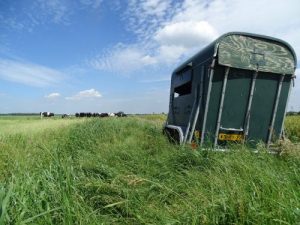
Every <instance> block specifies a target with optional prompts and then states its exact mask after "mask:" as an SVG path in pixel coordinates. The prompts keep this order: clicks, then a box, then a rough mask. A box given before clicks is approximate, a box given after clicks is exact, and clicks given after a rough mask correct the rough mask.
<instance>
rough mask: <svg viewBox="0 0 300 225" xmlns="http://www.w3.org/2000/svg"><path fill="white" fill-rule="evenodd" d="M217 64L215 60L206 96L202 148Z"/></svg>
mask: <svg viewBox="0 0 300 225" xmlns="http://www.w3.org/2000/svg"><path fill="white" fill-rule="evenodd" d="M215 62H216V59H215V58H214V59H213V61H212V63H211V67H210V74H209V82H208V89H207V96H206V102H205V110H204V116H203V124H202V130H201V142H200V146H201V147H202V145H203V142H204V134H205V128H206V120H207V112H208V107H209V100H210V92H211V86H212V79H213V76H214V70H215Z"/></svg>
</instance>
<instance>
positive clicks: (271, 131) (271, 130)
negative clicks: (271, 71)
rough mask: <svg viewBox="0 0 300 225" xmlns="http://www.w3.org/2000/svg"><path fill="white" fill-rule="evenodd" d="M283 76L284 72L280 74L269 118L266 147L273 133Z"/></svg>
mask: <svg viewBox="0 0 300 225" xmlns="http://www.w3.org/2000/svg"><path fill="white" fill-rule="evenodd" d="M283 78H284V74H282V75H281V77H280V80H279V83H278V88H277V95H276V100H275V105H274V108H273V115H272V120H271V126H270V128H269V135H268V141H267V148H269V146H270V143H271V138H272V134H273V129H274V123H275V119H276V114H277V108H278V103H279V98H280V93H281V87H282V81H283Z"/></svg>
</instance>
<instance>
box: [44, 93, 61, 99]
mask: <svg viewBox="0 0 300 225" xmlns="http://www.w3.org/2000/svg"><path fill="white" fill-rule="evenodd" d="M59 97H60V93H57V92H54V93H50V94H48V95H45V98H47V99H56V98H59Z"/></svg>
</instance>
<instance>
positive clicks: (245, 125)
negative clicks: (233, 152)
mask: <svg viewBox="0 0 300 225" xmlns="http://www.w3.org/2000/svg"><path fill="white" fill-rule="evenodd" d="M257 74H258V71H257V70H256V71H255V72H254V74H253V77H252V82H251V88H250V95H249V99H248V106H247V112H246V116H245V120H244V140H246V138H247V136H248V134H249V124H250V111H251V106H252V100H253V94H254V89H255V82H256V78H257Z"/></svg>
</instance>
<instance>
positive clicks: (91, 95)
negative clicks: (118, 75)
mask: <svg viewBox="0 0 300 225" xmlns="http://www.w3.org/2000/svg"><path fill="white" fill-rule="evenodd" d="M101 97H102V95H101V94H100V93H99V91H97V90H95V89H93V88H92V89H89V90H84V91H79V92H78V93H77V94H75V95H73V96H71V97H66V100H82V99H96V98H101Z"/></svg>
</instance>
